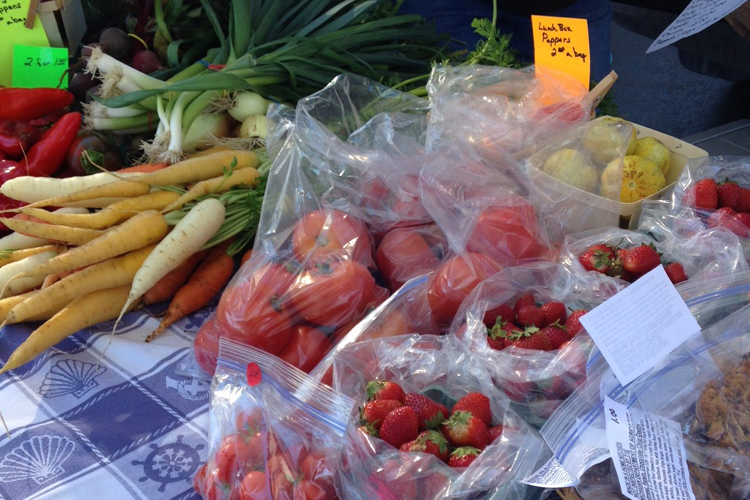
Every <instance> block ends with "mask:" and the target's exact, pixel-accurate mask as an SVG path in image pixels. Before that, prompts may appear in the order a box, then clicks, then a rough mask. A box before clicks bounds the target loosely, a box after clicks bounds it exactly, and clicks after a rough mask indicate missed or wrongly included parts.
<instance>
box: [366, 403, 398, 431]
mask: <svg viewBox="0 0 750 500" xmlns="http://www.w3.org/2000/svg"><path fill="white" fill-rule="evenodd" d="M401 406H403V403H401V401H396V400H395V399H376V400H375V401H368V402H367V404H365V407H364V408H362V409H361V410H360V412H359V413H360V414H359V423H360V424H362V425H371V426H372V427H373V429H375V430H377V429H380V425H381V424H382V423H383V420H385V417H386V416H388V414H389V413H390V412H392V411H393V410H395V409H396V408H400V407H401Z"/></svg>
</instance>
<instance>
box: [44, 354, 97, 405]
mask: <svg viewBox="0 0 750 500" xmlns="http://www.w3.org/2000/svg"><path fill="white" fill-rule="evenodd" d="M106 371H107V369H106V368H105V367H103V366H102V365H99V364H92V363H85V362H83V361H80V360H77V359H63V360H60V361H58V362H57V363H55V364H54V365H52V368H50V370H49V373H47V376H45V377H44V380H43V381H42V385H41V386H40V387H39V394H41V395H42V397H45V398H56V397H60V396H67V395H69V394H70V395H73V396H74V397H75V398H77V399H79V398H81V396H83V395H84V394H86V393H87V392H89V391H90V390H91V389H93V388H95V387H98V386H99V382H97V381H96V379H97V378H98V377H99V376H100V375H102V374H103V373H104V372H106Z"/></svg>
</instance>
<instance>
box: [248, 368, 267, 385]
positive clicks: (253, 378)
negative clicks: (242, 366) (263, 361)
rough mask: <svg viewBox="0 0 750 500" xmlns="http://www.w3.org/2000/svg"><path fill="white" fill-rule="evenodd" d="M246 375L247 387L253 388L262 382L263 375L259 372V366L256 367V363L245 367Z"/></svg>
mask: <svg viewBox="0 0 750 500" xmlns="http://www.w3.org/2000/svg"><path fill="white" fill-rule="evenodd" d="M246 374H247V385H249V386H250V387H255V386H256V385H258V384H260V382H261V381H262V380H263V375H262V374H261V372H260V366H258V365H257V364H256V363H250V364H248V365H247V372H246Z"/></svg>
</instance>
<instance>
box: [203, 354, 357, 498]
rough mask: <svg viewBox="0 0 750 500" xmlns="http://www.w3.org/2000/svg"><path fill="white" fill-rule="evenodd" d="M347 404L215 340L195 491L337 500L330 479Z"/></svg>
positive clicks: (260, 357) (271, 360) (278, 365)
mask: <svg viewBox="0 0 750 500" xmlns="http://www.w3.org/2000/svg"><path fill="white" fill-rule="evenodd" d="M251 364H252V365H251ZM353 404H354V402H353V401H352V400H350V399H349V398H347V397H346V396H344V395H342V394H339V393H336V392H334V391H333V390H331V389H330V388H329V387H327V386H322V385H319V384H317V383H315V382H314V381H313V380H312V379H310V378H309V377H308V376H306V375H305V374H304V373H302V372H300V371H299V370H297V369H295V368H294V367H292V366H290V365H289V364H286V363H284V362H282V361H280V360H279V359H277V358H275V357H274V356H270V355H268V354H266V353H264V352H262V351H260V350H258V349H254V348H252V347H248V346H244V345H241V344H237V343H235V342H232V341H227V340H222V341H221V351H220V356H219V364H218V367H217V370H216V373H215V375H214V378H213V381H212V384H211V407H210V412H209V440H208V443H209V450H208V457H209V458H208V461H207V463H206V464H205V465H204V466H203V467H202V468H200V469H199V470H198V472H197V473H196V477H195V480H194V486H195V488H196V490H197V491H198V492H199V493H200V494H201V496H202V497H203V498H204V499H205V500H230V499H231V500H261V499H268V500H271V499H274V500H285V499H288V500H292V499H298V498H316V499H320V500H334V499H336V498H338V497H337V495H336V492H335V484H334V478H335V474H336V468H337V466H338V462H339V455H340V452H341V443H342V442H343V437H344V433H345V430H346V415H348V412H349V410H350V409H351V406H352V405H353ZM305 495H307V496H305Z"/></svg>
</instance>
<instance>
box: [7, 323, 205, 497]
mask: <svg viewBox="0 0 750 500" xmlns="http://www.w3.org/2000/svg"><path fill="white" fill-rule="evenodd" d="M207 315H208V311H207V310H204V311H201V312H198V313H196V314H195V315H193V316H192V317H190V318H188V319H186V320H183V321H182V322H180V323H179V324H178V325H177V326H176V327H173V328H171V329H170V330H169V331H168V332H165V333H164V334H163V335H162V336H161V337H158V338H157V339H156V340H154V341H153V342H151V343H149V344H146V343H144V342H143V339H144V337H145V336H146V335H148V333H150V332H151V331H153V329H154V328H155V327H156V326H157V325H158V319H155V318H154V317H153V316H152V313H151V312H146V311H141V312H135V313H130V314H128V315H127V316H126V317H125V318H124V320H123V322H122V323H121V324H120V326H119V327H118V332H117V333H116V334H115V335H114V336H113V337H110V332H111V331H112V323H111V322H109V323H102V324H99V325H96V326H95V327H92V328H91V329H90V331H83V332H79V333H78V334H76V335H73V336H71V337H69V338H68V339H66V340H65V341H63V342H61V343H60V344H58V345H57V346H56V347H55V348H54V349H51V350H48V351H47V352H45V353H44V354H43V355H42V356H40V357H39V358H38V359H37V360H36V361H35V362H33V363H30V364H28V365H26V366H25V367H22V368H20V369H18V370H15V371H13V372H11V373H10V374H9V375H0V411H2V414H3V416H4V417H5V421H6V422H7V424H8V427H9V428H10V435H11V438H10V439H8V436H7V435H5V434H4V433H3V434H2V435H1V436H0V498H2V499H3V500H26V499H28V500H31V499H34V500H37V499H39V500H41V499H45V500H47V499H50V500H51V499H54V500H69V499H70V500H73V499H75V500H80V499H91V500H93V499H96V500H129V499H135V498H137V499H146V500H157V499H159V500H160V499H172V500H198V499H200V496H198V495H197V494H196V493H195V492H194V491H193V488H192V478H193V474H194V473H195V471H196V469H197V468H198V467H199V466H200V464H201V462H203V461H205V457H206V451H207V450H206V446H207V445H206V436H207V422H208V396H209V391H208V388H209V382H210V381H209V380H208V379H207V378H206V379H203V378H193V377H192V376H190V375H186V373H190V370H189V369H188V370H187V372H186V366H188V367H189V364H190V363H191V362H192V338H193V336H194V334H195V331H197V329H198V327H199V326H200V324H201V323H202V322H203V321H204V320H205V318H206V316H207ZM33 326H34V325H30V326H27V325H13V326H7V327H5V328H4V330H3V331H2V332H0V360H5V359H7V358H8V356H9V355H10V353H11V352H12V351H13V349H14V348H15V347H16V346H17V345H19V344H20V343H21V342H22V341H23V339H24V338H26V336H27V335H28V333H29V332H30V331H31V330H32V328H33ZM110 341H111V343H110ZM1 430H2V429H0V431H1Z"/></svg>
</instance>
